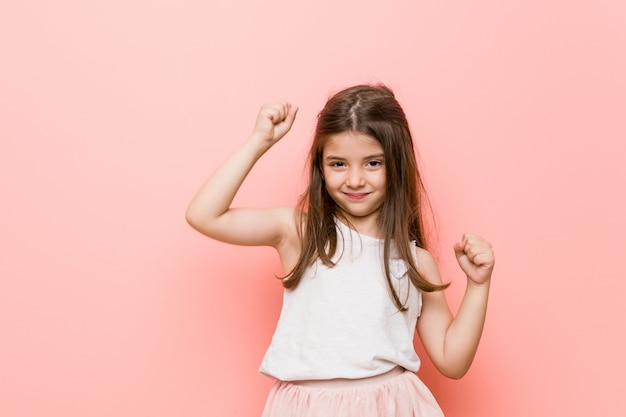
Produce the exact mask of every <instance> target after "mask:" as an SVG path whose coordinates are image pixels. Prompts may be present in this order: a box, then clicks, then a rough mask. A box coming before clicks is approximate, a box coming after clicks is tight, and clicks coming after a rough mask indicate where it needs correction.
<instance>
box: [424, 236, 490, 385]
mask: <svg viewBox="0 0 626 417" xmlns="http://www.w3.org/2000/svg"><path fill="white" fill-rule="evenodd" d="M454 251H455V253H456V257H457V261H458V263H459V266H460V267H461V269H462V270H463V272H464V273H465V275H467V288H466V290H465V295H464V296H463V300H462V301H461V305H460V306H459V310H458V312H457V315H456V317H454V316H453V315H452V313H451V311H450V308H449V307H448V303H447V301H446V298H445V294H444V292H443V291H435V292H431V293H426V292H424V293H423V294H422V297H423V307H422V314H421V315H420V318H419V320H418V322H417V331H418V333H419V335H420V339H421V340H422V343H423V345H424V348H425V350H426V352H427V353H428V356H429V357H430V358H431V360H432V361H433V363H434V364H435V367H436V368H437V369H438V370H439V371H440V372H441V373H442V374H443V375H445V376H447V377H449V378H454V379H458V378H461V377H462V376H463V375H465V374H466V373H467V371H468V370H469V368H470V365H471V364H472V361H473V359H474V355H475V354H476V350H477V349H478V343H479V341H480V337H481V334H482V331H483V327H484V324H485V315H486V312H487V299H488V296H489V286H490V283H491V274H492V271H493V266H494V255H493V250H492V248H491V245H490V244H489V242H487V241H485V240H484V239H483V238H481V237H479V236H476V235H472V234H465V235H463V238H462V239H461V241H460V242H458V243H457V244H455V245H454ZM418 268H419V269H420V272H421V273H422V274H423V276H424V277H425V278H426V279H427V280H428V281H430V282H432V283H434V284H441V282H442V280H441V276H440V274H439V270H438V268H437V264H436V263H435V261H434V259H433V258H432V256H431V255H430V254H429V253H428V252H426V251H425V250H420V251H419V252H418Z"/></svg>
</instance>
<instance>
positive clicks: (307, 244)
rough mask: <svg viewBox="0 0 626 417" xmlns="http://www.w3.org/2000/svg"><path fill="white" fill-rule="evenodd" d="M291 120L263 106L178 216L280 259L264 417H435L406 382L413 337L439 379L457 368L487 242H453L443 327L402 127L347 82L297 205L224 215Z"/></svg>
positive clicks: (320, 126)
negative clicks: (454, 269)
mask: <svg viewBox="0 0 626 417" xmlns="http://www.w3.org/2000/svg"><path fill="white" fill-rule="evenodd" d="M296 113H297V108H296V107H294V106H292V105H290V104H289V103H274V104H268V105H265V106H263V107H262V108H261V110H260V112H259V115H258V117H257V120H256V125H255V127H254V130H253V132H252V134H251V135H250V137H249V139H248V140H247V141H246V142H245V143H244V144H243V145H242V146H241V147H240V148H239V149H238V150H237V151H236V152H235V153H234V154H233V155H232V156H231V157H230V158H229V159H228V160H227V161H226V162H225V163H224V164H223V165H221V166H220V167H219V168H218V169H217V170H216V171H215V173H214V174H213V175H212V176H211V177H210V178H209V179H208V180H207V182H206V183H205V184H204V185H203V186H202V188H201V189H200V191H199V192H198V194H197V195H196V196H195V197H194V199H193V200H192V201H191V203H190V205H189V208H188V210H187V220H188V222H189V223H190V224H191V226H193V227H194V228H195V229H196V230H198V231H200V232H201V233H203V234H205V235H207V236H209V237H212V238H214V239H218V240H221V241H223V242H228V243H232V244H237V245H264V246H272V247H274V248H275V249H276V251H277V252H278V255H279V257H280V260H281V262H282V266H283V268H284V271H285V273H286V275H285V276H284V277H283V278H282V283H283V286H284V287H285V290H284V297H283V307H282V312H281V315H280V319H279V321H278V325H277V328H276V332H275V334H274V337H273V338H272V342H271V344H270V346H269V348H268V350H267V352H266V354H265V357H264V358H263V361H262V364H261V368H260V372H262V373H264V374H266V375H269V376H271V377H273V378H275V379H276V382H275V384H274V386H273V387H272V390H271V392H270V394H269V397H268V400H267V403H266V405H265V409H264V411H263V417H294V416H298V417H333V416H341V417H369V416H377V417H392V416H393V417H411V416H428V417H431V416H442V415H443V414H442V412H441V409H440V408H439V406H438V405H437V402H436V401H435V399H434V398H433V396H432V394H431V393H430V391H429V390H428V388H426V386H425V385H424V384H423V383H422V382H421V381H420V380H419V379H418V377H417V376H416V375H415V372H416V371H417V370H418V369H419V366H420V359H419V358H418V357H417V355H416V353H415V350H414V347H413V337H414V334H415V329H416V328H417V332H418V333H419V336H420V339H421V341H422V343H423V345H424V348H425V351H426V352H427V354H428V356H429V357H430V359H431V360H432V362H433V363H434V365H435V366H436V368H437V369H438V370H439V371H440V372H441V373H442V374H443V375H445V376H447V377H450V378H460V377H462V376H463V375H464V374H465V373H466V372H467V370H468V369H469V367H470V364H471V362H472V360H473V358H474V354H475V353H476V349H477V347H478V342H479V339H480V336H481V333H482V329H483V324H484V320H485V312H486V308H487V297H488V293H489V283H490V280H491V273H492V270H493V265H494V255H493V251H492V249H491V246H490V244H489V243H487V242H486V241H485V240H483V239H482V238H480V237H478V236H476V235H473V234H465V235H464V236H463V237H462V239H461V241H460V242H458V243H456V244H455V245H454V250H455V252H456V257H457V259H458V263H459V265H460V267H461V269H462V270H463V272H464V273H465V274H466V275H467V289H466V292H465V295H464V297H463V300H462V302H461V305H460V307H459V310H458V313H457V315H456V317H454V316H453V315H452V313H451V312H450V309H449V307H448V304H447V302H446V299H445V296H444V292H443V291H442V290H443V289H445V288H446V286H447V284H444V283H443V282H442V279H441V277H440V275H439V271H438V268H437V265H436V263H435V261H434V260H433V257H432V256H431V255H430V254H429V253H428V252H427V251H426V249H425V246H426V242H425V239H424V229H423V227H424V225H423V223H422V205H423V198H424V192H423V191H424V189H423V185H422V182H421V179H420V175H419V171H418V167H417V164H416V160H415V154H414V150H413V141H412V138H411V133H410V131H409V127H408V123H407V119H406V116H405V114H404V112H403V110H402V108H401V107H400V105H399V104H398V102H397V101H396V99H395V97H394V95H393V93H392V91H391V90H390V89H388V88H387V87H385V86H367V85H361V86H355V87H351V88H348V89H345V90H343V91H340V92H339V93H337V94H335V95H334V96H332V97H331V98H330V99H329V100H328V102H327V103H326V105H325V107H324V109H322V111H321V112H320V114H319V116H318V122H317V128H316V131H315V137H314V139H313V144H312V146H311V150H310V154H309V166H308V170H309V175H310V177H309V184H308V187H307V189H306V191H305V192H304V194H303V195H302V197H301V199H300V202H299V204H298V207H296V208H283V207H280V208H272V209H254V208H234V207H231V203H232V201H233V198H234V197H235V194H236V193H237V190H238V189H239V187H240V186H241V184H242V182H243V181H244V179H245V178H246V176H247V175H248V173H249V171H250V170H251V168H252V167H253V165H254V164H255V163H256V161H257V160H258V159H259V158H260V157H261V155H263V154H264V153H265V152H266V151H267V150H268V149H270V148H271V147H272V146H273V145H274V144H275V143H276V142H278V141H279V140H280V139H281V138H282V137H283V136H284V135H285V134H286V133H287V132H288V131H289V129H290V128H291V126H292V124H293V122H294V119H295V117H296ZM418 318H419V319H418Z"/></svg>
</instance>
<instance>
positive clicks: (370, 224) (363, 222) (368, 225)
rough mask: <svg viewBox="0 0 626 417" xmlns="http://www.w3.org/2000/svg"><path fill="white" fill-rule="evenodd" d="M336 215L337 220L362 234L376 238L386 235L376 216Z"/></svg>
mask: <svg viewBox="0 0 626 417" xmlns="http://www.w3.org/2000/svg"><path fill="white" fill-rule="evenodd" d="M336 217H337V221H340V222H342V223H343V224H344V225H345V226H347V227H349V228H350V229H352V230H355V231H356V232H358V233H359V234H361V235H364V236H369V237H373V238H376V239H382V238H383V237H384V236H383V233H382V231H381V230H380V226H379V225H378V221H377V219H376V218H373V217H369V216H368V217H365V218H359V217H347V216H345V215H337V216H336Z"/></svg>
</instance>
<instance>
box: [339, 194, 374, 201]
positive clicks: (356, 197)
mask: <svg viewBox="0 0 626 417" xmlns="http://www.w3.org/2000/svg"><path fill="white" fill-rule="evenodd" d="M343 194H344V195H345V196H346V198H348V199H349V200H356V201H359V200H363V199H364V198H365V197H367V196H368V195H369V193H343Z"/></svg>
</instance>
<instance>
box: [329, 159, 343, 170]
mask: <svg viewBox="0 0 626 417" xmlns="http://www.w3.org/2000/svg"><path fill="white" fill-rule="evenodd" d="M344 165H345V164H344V163H343V162H339V161H337V162H331V163H330V166H331V167H337V168H341V167H343V166H344Z"/></svg>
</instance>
